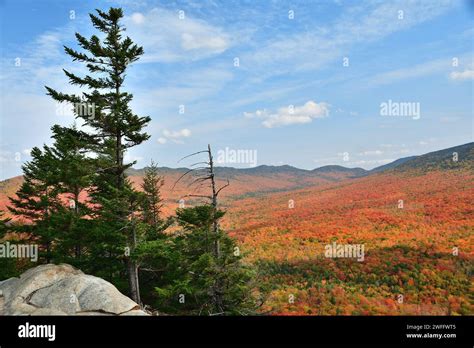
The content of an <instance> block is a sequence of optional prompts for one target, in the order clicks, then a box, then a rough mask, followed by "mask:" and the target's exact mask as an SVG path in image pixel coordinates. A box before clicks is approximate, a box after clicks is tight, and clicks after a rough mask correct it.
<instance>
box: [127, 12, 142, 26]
mask: <svg viewBox="0 0 474 348" xmlns="http://www.w3.org/2000/svg"><path fill="white" fill-rule="evenodd" d="M130 18H131V20H132V22H133V23H135V24H138V25H140V24H142V23H143V22H144V21H145V16H144V15H143V14H141V13H140V12H135V13H133V14H132V15H131V16H130Z"/></svg>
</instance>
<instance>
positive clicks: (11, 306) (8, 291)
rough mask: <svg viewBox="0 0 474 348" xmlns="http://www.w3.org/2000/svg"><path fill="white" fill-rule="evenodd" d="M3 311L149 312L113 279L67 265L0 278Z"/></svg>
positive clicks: (112, 313)
mask: <svg viewBox="0 0 474 348" xmlns="http://www.w3.org/2000/svg"><path fill="white" fill-rule="evenodd" d="M0 315H148V314H147V313H145V312H144V311H142V310H141V309H140V306H139V305H138V304H137V303H135V302H134V301H132V300H131V299H130V298H128V297H127V296H125V295H123V294H121V293H120V292H119V291H118V290H117V288H115V286H113V285H112V284H111V283H109V282H107V281H105V280H103V279H101V278H98V277H94V276H91V275H87V274H84V273H83V272H82V271H80V270H78V269H76V268H74V267H72V266H70V265H67V264H61V265H53V264H47V265H41V266H38V267H35V268H31V269H29V270H28V271H26V272H25V273H23V274H22V275H21V276H20V277H19V278H10V279H7V280H4V281H0Z"/></svg>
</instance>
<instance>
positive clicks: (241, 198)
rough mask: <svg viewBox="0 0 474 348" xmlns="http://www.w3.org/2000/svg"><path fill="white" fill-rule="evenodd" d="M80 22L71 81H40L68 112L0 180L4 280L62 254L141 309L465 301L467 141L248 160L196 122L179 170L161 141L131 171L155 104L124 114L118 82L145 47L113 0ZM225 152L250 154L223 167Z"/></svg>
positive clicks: (472, 179) (349, 309)
mask: <svg viewBox="0 0 474 348" xmlns="http://www.w3.org/2000/svg"><path fill="white" fill-rule="evenodd" d="M89 20H90V24H91V26H92V27H93V30H94V32H95V34H93V35H91V36H89V37H86V36H83V35H82V34H81V33H79V32H77V33H75V40H76V41H77V49H76V48H73V47H69V46H64V53H63V54H64V55H66V56H67V57H68V58H69V60H70V63H71V64H72V65H69V66H68V68H64V69H63V70H64V74H65V76H66V77H67V79H68V81H69V86H67V87H65V86H60V85H53V84H50V83H49V81H48V78H47V76H46V77H45V79H44V84H45V85H46V86H45V93H46V94H47V95H48V96H49V97H50V98H51V99H52V100H53V101H54V102H56V103H58V104H61V105H68V106H69V107H71V109H72V110H73V113H74V117H73V118H72V117H71V119H70V125H69V126H64V125H58V124H51V129H50V140H51V141H49V140H48V139H44V143H43V144H38V145H37V146H36V147H34V148H32V149H31V152H30V156H31V158H30V159H29V160H28V161H26V162H25V163H24V164H23V166H22V172H23V173H22V176H21V177H15V178H11V179H7V180H4V181H2V182H0V209H1V210H0V211H1V216H0V218H1V220H0V241H1V243H2V244H0V245H2V246H3V248H0V280H4V279H8V278H11V277H17V276H19V275H20V274H22V273H23V272H24V271H26V270H28V269H30V268H32V267H36V266H37V265H39V264H49V263H51V264H61V263H66V264H70V265H72V266H74V267H76V268H78V269H80V270H82V271H83V272H84V273H86V274H91V275H94V276H97V277H100V278H103V279H105V280H107V281H109V282H111V283H112V284H113V285H114V286H115V287H117V289H118V290H120V292H122V293H123V294H126V295H127V296H129V297H130V298H131V299H132V300H133V301H135V302H136V303H137V304H139V305H140V307H141V308H142V309H143V310H146V311H147V312H148V313H150V314H165V315H354V316H357V315H473V314H474V307H473V303H472V298H471V294H472V267H473V258H474V250H473V246H474V239H473V238H474V208H473V204H472V203H473V202H474V143H472V142H471V143H467V144H459V145H458V146H455V147H451V148H445V149H442V148H440V149H439V151H435V152H429V153H424V154H422V155H419V156H411V157H406V158H399V159H397V160H394V161H392V162H389V163H385V164H384V165H381V166H376V167H375V168H373V169H370V170H366V169H363V168H359V167H357V168H348V167H345V166H337V165H330V166H322V167H318V168H316V169H311V170H307V169H306V170H305V169H299V168H295V167H292V166H289V165H278V166H269V165H262V166H257V165H255V164H256V163H257V156H256V153H239V152H235V153H232V152H231V150H229V149H228V148H226V149H225V150H222V149H218V148H217V149H215V148H214V147H213V144H212V139H206V138H205V135H203V139H202V141H203V143H205V144H206V145H205V146H204V147H202V148H196V149H194V151H193V152H190V153H189V154H185V155H184V156H183V155H182V153H176V162H177V163H179V164H180V166H181V167H180V168H175V169H173V168H168V167H163V166H160V165H159V164H157V163H156V162H154V161H157V162H158V163H160V152H159V151H160V150H157V152H156V153H155V154H154V157H153V160H152V159H151V158H150V159H149V160H148V161H149V162H148V163H149V164H148V165H147V166H146V167H145V168H143V169H138V168H137V166H136V162H135V161H133V160H130V157H129V156H128V154H129V153H130V151H133V150H134V149H136V148H140V146H143V145H145V144H146V143H147V142H149V141H150V134H149V133H148V132H149V131H150V122H151V120H152V117H150V116H146V115H139V114H136V113H135V111H134V108H133V107H132V105H134V104H133V101H134V94H133V93H134V91H133V90H131V89H130V88H129V87H128V85H127V83H126V80H127V76H128V75H129V74H130V72H131V71H133V70H134V69H136V67H137V64H138V63H139V62H140V60H143V59H146V57H147V47H142V46H141V45H139V44H137V43H136V42H135V41H133V40H134V38H133V37H129V36H128V35H127V34H128V32H127V31H126V28H125V24H124V11H123V10H122V9H121V8H110V9H108V10H96V11H95V12H93V13H91V14H90V15H89ZM69 67H73V68H72V69H70V68H69ZM71 91H76V92H71ZM325 107H326V106H324V105H322V106H321V105H317V104H314V105H313V104H311V103H307V104H305V105H304V106H302V107H301V109H298V110H297V112H302V111H301V110H303V111H304V110H310V111H311V112H315V111H314V109H317V112H318V113H321V115H322V114H324V113H325V112H326V110H325ZM157 114H160V112H159V110H158V111H157ZM263 115H264V114H263ZM285 115H286V114H285ZM289 115H291V112H290V113H289ZM286 116H288V115H286ZM153 117H155V116H153ZM160 117H161V116H160ZM163 117H165V116H163ZM251 117H254V118H258V117H267V118H266V119H265V120H266V122H267V125H270V126H273V125H274V124H273V123H272V122H277V121H276V117H272V116H265V115H264V116H262V114H259V115H250V116H249V118H251ZM288 117H289V116H288ZM264 122H265V121H264ZM278 122H280V119H278ZM269 128H271V127H269ZM204 134H205V133H204ZM184 136H186V135H184ZM172 138H173V135H170V139H172ZM46 144H49V145H46ZM208 144H209V145H208ZM295 151H296V150H295ZM229 156H246V157H242V158H244V161H247V162H252V163H253V164H254V165H253V166H250V168H243V169H242V168H239V169H236V168H232V167H230V166H222V165H221V164H222V163H223V162H225V159H226V158H227V159H228V158H229ZM183 157H184V158H183ZM235 158H237V157H235ZM178 161H179V162H178ZM7 243H8V244H7ZM5 245H8V248H5ZM15 245H17V246H21V245H36V246H37V247H38V255H37V258H36V260H33V259H32V258H30V259H28V258H17V257H6V256H5V255H6V254H7V252H8V253H9V252H10V250H19V249H14V248H13V249H11V246H15ZM7 249H8V251H7Z"/></svg>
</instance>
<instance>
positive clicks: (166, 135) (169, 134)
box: [157, 128, 191, 144]
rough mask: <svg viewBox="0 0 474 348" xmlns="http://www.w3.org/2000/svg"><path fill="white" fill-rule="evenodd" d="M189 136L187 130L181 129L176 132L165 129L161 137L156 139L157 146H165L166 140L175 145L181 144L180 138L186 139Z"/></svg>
mask: <svg viewBox="0 0 474 348" xmlns="http://www.w3.org/2000/svg"><path fill="white" fill-rule="evenodd" d="M190 136H191V131H190V130H189V129H187V128H183V129H181V130H177V131H169V130H167V129H165V130H163V136H162V137H159V138H158V140H157V141H158V143H159V144H166V143H167V142H168V140H170V141H172V142H174V143H175V144H182V143H183V141H182V140H181V139H182V138H188V137H190Z"/></svg>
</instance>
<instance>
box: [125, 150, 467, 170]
mask: <svg viewBox="0 0 474 348" xmlns="http://www.w3.org/2000/svg"><path fill="white" fill-rule="evenodd" d="M454 153H457V161H455V160H454V157H453V156H454V155H453V154H454ZM473 165H474V142H471V143H467V144H463V145H459V146H454V147H450V148H447V149H442V150H438V151H433V152H429V153H426V154H423V155H418V156H409V157H402V158H399V159H397V160H395V161H393V162H390V163H387V164H384V165H381V166H378V167H375V168H373V169H370V170H366V169H363V168H360V167H355V168H349V167H344V166H341V165H326V166H322V167H318V168H315V169H300V168H296V167H293V166H290V165H287V164H285V165H281V166H272V165H265V164H264V165H260V166H256V167H250V168H234V167H216V174H217V175H227V176H230V177H232V176H234V175H237V174H249V175H274V174H293V175H297V176H300V175H301V176H308V175H314V174H317V175H322V176H324V174H334V173H344V174H348V175H349V176H350V177H360V176H366V175H371V174H375V173H381V172H385V171H388V170H393V169H397V170H398V171H400V170H409V169H417V168H418V169H419V168H421V167H426V168H425V169H426V170H429V169H430V168H431V169H454V168H459V167H460V166H467V167H472V166H473ZM145 169H146V167H145V168H141V169H134V168H131V169H129V170H128V174H129V175H142V174H143V173H144V171H145ZM159 170H160V171H161V173H162V174H164V175H165V174H167V173H170V172H173V173H184V172H185V171H187V170H188V168H185V167H182V168H169V167H160V168H159Z"/></svg>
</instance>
